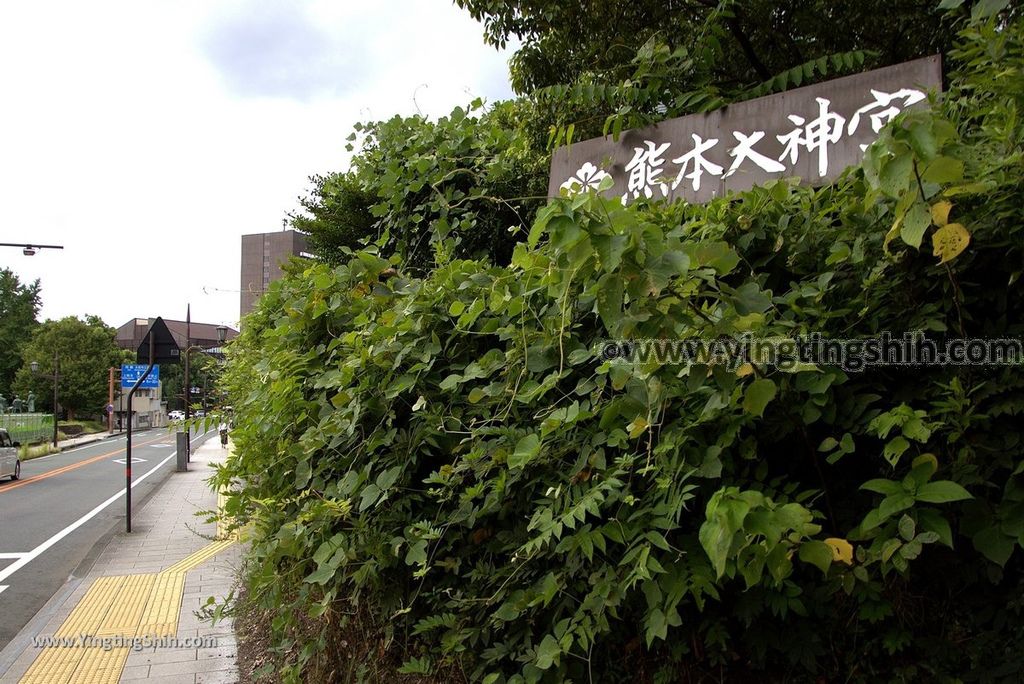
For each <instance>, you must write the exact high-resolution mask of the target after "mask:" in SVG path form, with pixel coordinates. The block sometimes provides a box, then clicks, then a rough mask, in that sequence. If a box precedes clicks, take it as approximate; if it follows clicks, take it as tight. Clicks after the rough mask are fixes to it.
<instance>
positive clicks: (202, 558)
mask: <svg viewBox="0 0 1024 684" xmlns="http://www.w3.org/2000/svg"><path fill="white" fill-rule="evenodd" d="M234 543H235V540H234V539H224V540H222V541H216V542H213V543H212V544H207V545H206V546H204V547H203V548H201V549H199V550H198V551H196V552H195V553H193V554H192V555H191V556H189V557H188V558H185V559H183V560H180V561H178V562H177V563H175V564H174V565H172V566H171V567H169V568H167V569H166V570H164V572H188V571H189V570H192V569H194V568H197V567H199V566H200V565H202V564H203V563H205V562H206V561H208V560H209V559H211V558H213V557H214V556H216V555H217V554H218V553H220V552H221V551H223V550H224V549H226V548H228V547H229V546H231V545H232V544H234Z"/></svg>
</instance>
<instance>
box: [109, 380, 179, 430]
mask: <svg viewBox="0 0 1024 684" xmlns="http://www.w3.org/2000/svg"><path fill="white" fill-rule="evenodd" d="M162 392H163V384H161V385H160V386H159V387H157V388H155V389H143V388H139V389H137V390H135V396H134V397H132V429H133V430H134V429H135V428H148V427H165V426H166V425H167V402H166V401H164V400H163V395H162ZM127 413H128V398H127V396H126V393H125V392H122V393H121V395H120V396H118V397H117V398H116V399H114V427H115V429H119V430H123V429H124V428H126V427H128V420H127Z"/></svg>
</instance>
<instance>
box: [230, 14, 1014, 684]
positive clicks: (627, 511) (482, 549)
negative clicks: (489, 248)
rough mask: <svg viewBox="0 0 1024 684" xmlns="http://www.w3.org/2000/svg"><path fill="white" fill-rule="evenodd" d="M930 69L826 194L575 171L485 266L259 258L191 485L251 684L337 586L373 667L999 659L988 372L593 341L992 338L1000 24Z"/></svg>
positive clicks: (999, 444) (491, 678) (998, 266)
mask: <svg viewBox="0 0 1024 684" xmlns="http://www.w3.org/2000/svg"><path fill="white" fill-rule="evenodd" d="M951 63H952V64H953V65H955V67H956V69H957V73H956V74H955V75H954V77H953V79H952V84H951V88H950V91H949V93H948V94H947V95H946V96H945V97H943V98H942V99H941V102H940V103H939V104H937V105H936V106H935V107H934V109H933V110H932V111H929V112H917V113H912V114H908V115H905V116H903V117H901V118H900V119H898V120H897V122H896V123H895V124H894V125H891V126H890V127H888V128H887V129H886V130H885V131H884V132H883V135H882V137H881V139H880V140H879V142H878V143H877V144H876V145H874V146H873V147H872V148H870V150H869V152H868V154H867V157H866V160H865V163H864V166H863V168H860V169H854V170H852V171H851V172H850V173H848V174H847V175H846V176H845V177H844V178H843V179H842V180H840V181H839V182H838V183H836V184H835V185H833V186H831V187H827V188H822V189H818V190H812V189H808V188H804V187H797V186H794V185H792V184H790V183H786V182H776V183H772V184H770V185H768V186H766V187H763V188H758V189H755V190H752V191H750V192H747V193H743V194H741V195H737V196H732V197H729V198H724V199H719V200H716V201H714V202H711V203H709V204H707V205H704V206H686V205H677V206H672V207H663V206H643V205H635V206H630V207H628V208H623V207H621V206H620V205H619V203H618V202H617V201H606V200H602V199H600V198H597V197H595V196H592V195H590V196H586V195H585V196H580V197H576V198H570V199H563V200H558V201H554V202H552V203H551V204H549V205H548V206H547V207H546V208H545V209H544V210H543V211H542V212H541V214H540V215H539V217H538V219H537V221H536V222H535V224H534V226H533V229H532V231H531V234H530V238H529V241H528V243H527V244H524V245H519V246H518V247H517V248H516V251H515V254H514V256H513V258H512V263H511V264H510V265H509V266H507V267H500V266H494V265H489V264H487V263H482V262H477V261H452V262H449V263H447V264H442V265H440V266H439V267H438V268H437V269H436V270H434V271H432V272H431V273H429V275H427V276H426V277H423V278H412V277H406V276H404V275H402V273H401V270H402V269H401V264H397V263H392V262H391V261H388V260H385V259H382V258H379V257H378V256H375V255H374V254H373V253H372V252H370V251H360V252H356V253H354V254H352V256H351V258H350V259H349V260H348V261H347V262H346V263H344V264H342V265H340V266H337V267H331V266H327V265H322V264H318V265H312V266H309V267H308V268H306V269H305V270H303V271H296V272H294V273H293V274H292V275H291V276H289V277H288V278H286V279H284V280H283V281H280V282H278V283H275V284H273V285H272V286H271V288H270V290H269V291H268V293H266V294H265V295H264V297H263V298H262V301H261V304H260V306H259V308H258V310H257V311H256V312H255V313H254V314H253V315H251V316H250V317H248V318H247V319H246V321H245V325H244V329H243V332H242V335H241V336H240V337H239V339H238V340H237V341H236V342H235V343H233V345H232V349H231V351H230V354H229V356H230V365H229V369H228V371H227V375H226V383H227V385H228V387H229V389H230V391H231V394H232V397H231V403H232V405H233V406H234V407H235V408H234V410H235V426H236V427H235V429H234V431H233V432H232V437H233V439H234V441H235V444H236V446H237V451H236V453H235V455H234V456H232V457H231V458H230V459H229V460H228V462H227V465H226V466H225V467H224V468H223V469H222V470H221V471H220V472H219V474H218V480H219V482H221V483H223V484H226V483H228V482H231V481H233V482H235V483H236V484H235V488H236V491H235V493H234V494H233V495H232V496H231V498H230V500H229V506H228V512H229V513H231V514H234V515H237V516H238V518H239V520H240V522H242V523H251V524H252V529H253V538H252V549H251V552H250V560H251V562H252V565H251V566H250V573H249V583H250V590H251V595H252V596H253V597H255V600H257V601H259V602H261V603H262V604H264V605H265V606H267V607H269V608H271V609H273V611H274V613H275V615H276V616H277V617H276V618H275V619H274V621H273V624H272V628H273V629H272V635H273V639H274V644H275V645H276V646H278V647H280V648H281V649H282V652H286V653H289V654H291V655H289V656H288V657H287V658H286V659H287V660H288V664H289V667H287V668H285V669H284V670H282V673H283V675H284V677H285V679H291V680H295V681H298V680H299V679H300V678H301V677H302V676H303V675H302V674H301V673H303V672H307V673H308V672H310V671H311V670H310V668H312V667H313V666H314V663H316V662H322V658H323V657H328V658H336V659H339V660H344V653H324V652H323V651H324V648H325V646H326V644H327V643H328V640H329V637H330V635H331V633H332V632H336V631H338V630H341V629H343V628H344V625H345V624H346V622H347V621H349V620H352V619H354V618H352V617H351V616H350V615H351V614H363V615H367V614H368V615H370V616H371V617H372V618H374V620H375V621H376V622H377V623H383V624H385V625H386V627H385V628H384V631H383V637H384V638H385V639H386V643H387V644H388V645H389V647H390V649H391V652H392V653H396V654H398V657H399V658H400V659H401V660H403V661H405V665H404V666H403V668H402V671H403V672H407V673H411V674H415V673H419V674H420V675H424V674H425V675H429V674H430V673H437V672H439V671H441V670H443V671H444V672H451V671H452V669H454V670H455V671H459V672H462V673H465V676H466V677H467V678H469V679H472V680H482V681H486V682H522V681H566V680H572V681H587V680H588V679H590V678H593V679H597V680H601V681H635V680H640V679H654V680H656V681H699V680H704V679H709V680H710V679H714V680H716V681H737V680H741V681H743V680H749V681H783V680H793V681H808V680H814V679H816V678H819V677H820V678H822V680H825V681H839V680H841V681H876V680H878V679H879V678H886V679H894V680H920V681H937V680H939V681H942V680H948V679H949V678H954V677H959V678H961V679H962V680H964V681H968V680H1000V679H1006V680H1010V679H1011V678H1012V677H1015V676H1016V673H1017V672H1019V671H1020V670H1021V668H1022V667H1024V662H1022V661H1024V656H1022V654H1021V652H1020V649H1019V646H1020V644H1021V643H1024V620H1022V608H1024V598H1022V597H1024V582H1022V572H1021V571H1022V556H1024V554H1022V553H1021V552H1020V550H1019V549H1018V547H1019V546H1021V544H1022V542H1024V479H1022V473H1024V441H1022V423H1021V420H1020V415H1019V414H1020V412H1021V410H1022V409H1024V376H1022V375H1021V369H1020V367H987V368H984V367H958V366H947V367H942V368H916V369H906V368H905V369H893V368H869V369H865V370H863V371H861V372H856V373H854V372H844V371H842V370H841V369H839V368H835V367H820V368H818V367H813V368H812V367H807V366H797V367H796V368H791V369H789V371H783V370H781V369H778V368H773V367H770V366H766V365H761V364H757V363H754V364H751V365H747V366H743V367H741V368H739V369H737V370H732V369H729V368H727V367H725V366H723V365H721V364H710V363H709V364H693V365H688V366H682V365H662V364H659V363H656V362H649V363H646V364H630V363H627V362H625V361H621V360H613V361H609V360H605V359H603V358H601V357H600V353H599V344H600V342H601V341H602V340H605V339H623V338H625V339H641V338H656V339H682V338H697V337H700V338H704V339H718V338H722V339H731V338H733V337H735V336H736V335H740V334H743V333H749V334H752V335H754V336H756V337H766V338H767V337H792V336H794V335H798V334H805V333H811V332H819V333H821V334H823V335H825V336H829V337H835V338H864V337H869V336H873V335H877V334H879V333H880V332H882V331H892V332H902V331H907V330H925V331H932V332H936V333H942V334H948V335H950V336H954V337H965V336H971V337H1016V338H1020V337H1021V336H1022V332H1024V331H1022V323H1024V316H1022V313H1024V311H1022V298H1021V289H1020V288H1021V285H1020V280H1019V276H1020V272H1021V270H1022V268H1024V252H1022V246H1024V228H1022V226H1024V221H1022V219H1024V201H1022V200H1024V193H1022V174H1021V160H1022V152H1021V141H1022V140H1024V127H1022V124H1021V117H1020V114H1021V111H1022V105H1024V78H1022V75H1024V74H1022V67H1024V49H1022V41H1021V24H1020V22H1019V21H1018V22H1014V23H1010V24H1008V25H1003V26H1000V27H996V26H995V25H994V23H990V24H988V25H986V26H980V27H975V28H971V29H968V30H967V31H965V32H964V34H963V35H962V38H961V47H960V48H959V49H958V51H957V53H956V54H955V55H954V56H953V61H952V62H951ZM933 221H934V225H933ZM951 226H952V227H951ZM956 226H960V227H956ZM964 233H966V234H967V235H968V236H969V244H964V242H963V241H961V242H959V243H958V244H957V246H956V247H957V248H956V249H952V250H950V249H948V248H947V249H946V251H943V247H942V245H943V244H944V242H943V237H944V236H947V237H948V236H949V235H951V234H955V235H960V236H962V235H963V234H964ZM933 249H934V251H935V254H934V255H933ZM940 258H942V259H944V261H943V262H941V263H940ZM396 266H397V267H398V271H399V274H398V275H394V276H391V274H392V273H393V272H394V271H393V270H392V269H393V268H394V267H396ZM389 276H391V277H389ZM238 483H244V484H241V485H239V484H238ZM303 614H304V615H306V616H308V617H300V616H301V615H303ZM310 620H312V623H310ZM310 624H312V625H313V629H314V632H315V633H316V634H319V635H320V637H319V638H312V639H308V640H307V641H305V642H302V643H300V644H298V645H297V646H296V645H295V644H294V642H293V640H292V639H293V634H294V632H293V630H294V629H295V628H296V627H297V626H299V625H305V626H306V627H307V628H308V627H309V625H310Z"/></svg>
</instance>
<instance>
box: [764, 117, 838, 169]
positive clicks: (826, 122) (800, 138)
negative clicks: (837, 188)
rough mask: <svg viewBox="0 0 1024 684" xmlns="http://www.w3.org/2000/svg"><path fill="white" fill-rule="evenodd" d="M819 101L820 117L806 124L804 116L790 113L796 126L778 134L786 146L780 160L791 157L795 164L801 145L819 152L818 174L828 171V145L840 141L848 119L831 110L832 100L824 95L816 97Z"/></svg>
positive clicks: (791, 161) (780, 140)
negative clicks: (782, 133)
mask: <svg viewBox="0 0 1024 684" xmlns="http://www.w3.org/2000/svg"><path fill="white" fill-rule="evenodd" d="M814 99H815V100H817V101H818V117H817V118H816V119H812V120H811V121H810V122H808V123H807V125H806V126H804V118H803V117H801V116H797V115H795V114H790V115H789V120H790V121H792V122H793V123H794V124H795V125H796V128H794V129H793V130H792V131H790V132H789V133H787V134H786V135H777V136H775V137H776V138H778V139H779V142H780V143H783V144H784V145H785V146H786V147H785V149H784V150H783V151H782V156H781V157H779V161H782V160H783V159H785V158H786V157H789V163H790V164H795V163H796V160H797V157H798V155H799V150H800V148H801V147H806V148H807V151H808V152H815V151H817V153H818V176H824V175H825V174H827V173H828V145H829V143H835V142H838V141H839V138H841V137H842V135H843V128H844V126H845V125H846V119H844V118H843V117H842V116H840V115H839V114H836V113H835V112H830V111H829V107H830V106H831V105H832V101H831V100H827V99H825V98H823V97H816V98H814Z"/></svg>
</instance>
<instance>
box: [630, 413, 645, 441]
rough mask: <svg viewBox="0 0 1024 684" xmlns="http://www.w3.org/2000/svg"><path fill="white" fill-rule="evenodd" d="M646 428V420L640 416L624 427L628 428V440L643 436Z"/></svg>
mask: <svg viewBox="0 0 1024 684" xmlns="http://www.w3.org/2000/svg"><path fill="white" fill-rule="evenodd" d="M647 426H648V423H647V420H646V419H644V418H641V417H640V416H637V417H636V418H634V419H633V422H632V423H630V424H629V425H627V426H626V427H627V428H629V438H630V439H636V438H637V437H639V436H640V435H642V434H644V430H646V429H647Z"/></svg>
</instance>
